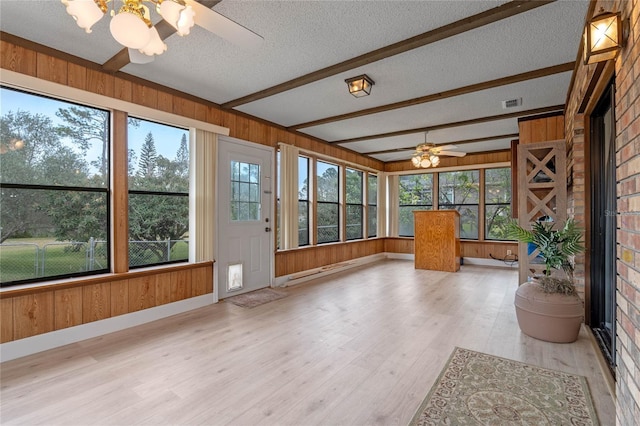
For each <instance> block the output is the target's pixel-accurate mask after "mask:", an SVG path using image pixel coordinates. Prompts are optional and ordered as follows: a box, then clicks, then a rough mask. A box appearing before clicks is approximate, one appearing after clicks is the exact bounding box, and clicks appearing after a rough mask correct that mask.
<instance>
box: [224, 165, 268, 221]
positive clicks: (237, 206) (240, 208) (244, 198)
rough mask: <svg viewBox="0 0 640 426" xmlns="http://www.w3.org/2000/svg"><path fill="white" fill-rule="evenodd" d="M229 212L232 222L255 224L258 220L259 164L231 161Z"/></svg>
mask: <svg viewBox="0 0 640 426" xmlns="http://www.w3.org/2000/svg"><path fill="white" fill-rule="evenodd" d="M229 170H231V176H230V185H231V191H230V193H231V199H230V200H229V201H230V208H231V212H230V215H229V218H230V219H231V221H232V222H256V221H259V220H260V164H253V163H243V162H240V161H231V164H230V167H229Z"/></svg>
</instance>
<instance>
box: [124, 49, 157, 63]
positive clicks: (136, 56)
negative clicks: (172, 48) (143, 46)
mask: <svg viewBox="0 0 640 426" xmlns="http://www.w3.org/2000/svg"><path fill="white" fill-rule="evenodd" d="M128 50H129V61H131V63H132V64H148V63H150V62H153V60H154V57H153V56H148V55H145V54H144V53H140V51H139V50H138V49H131V48H129V49H128Z"/></svg>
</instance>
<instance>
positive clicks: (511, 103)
mask: <svg viewBox="0 0 640 426" xmlns="http://www.w3.org/2000/svg"><path fill="white" fill-rule="evenodd" d="M520 105H522V98H516V99H508V100H506V101H502V108H503V109H507V108H514V107H517V106H520Z"/></svg>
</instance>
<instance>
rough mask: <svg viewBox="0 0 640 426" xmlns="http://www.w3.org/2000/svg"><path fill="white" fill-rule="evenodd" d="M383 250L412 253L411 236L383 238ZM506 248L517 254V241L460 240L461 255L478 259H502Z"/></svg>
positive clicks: (505, 253)
mask: <svg viewBox="0 0 640 426" xmlns="http://www.w3.org/2000/svg"><path fill="white" fill-rule="evenodd" d="M384 247H385V249H384V251H385V252H387V253H404V254H413V238H385V244H384ZM507 250H511V253H512V254H514V255H515V254H517V251H518V243H515V242H514V243H512V242H502V241H464V240H463V241H460V252H461V256H462V257H477V258H480V259H491V256H493V257H495V258H497V259H504V258H505V257H506V256H507Z"/></svg>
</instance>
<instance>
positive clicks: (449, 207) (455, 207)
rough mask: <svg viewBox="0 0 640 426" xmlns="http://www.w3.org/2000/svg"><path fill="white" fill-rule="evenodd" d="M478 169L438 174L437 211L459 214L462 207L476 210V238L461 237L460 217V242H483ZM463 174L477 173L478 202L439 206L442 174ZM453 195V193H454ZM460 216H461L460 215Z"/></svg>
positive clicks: (481, 193)
mask: <svg viewBox="0 0 640 426" xmlns="http://www.w3.org/2000/svg"><path fill="white" fill-rule="evenodd" d="M480 170H481V169H480V168H473V169H467V170H448V171H443V172H438V210H457V211H458V212H459V213H460V209H461V208H464V207H472V206H475V207H476V210H477V214H476V218H477V222H476V229H477V232H478V236H477V237H476V238H469V237H463V236H462V227H463V221H462V217H461V218H460V239H462V240H469V241H483V238H482V237H483V235H482V228H483V227H481V226H480V222H481V221H482V222H483V223H484V218H483V217H481V215H482V213H483V212H481V210H480V204H481V200H482V199H483V196H484V194H483V191H482V188H483V185H481V184H480V179H481V173H480ZM465 172H477V173H478V180H477V183H476V186H477V193H478V200H477V202H475V203H455V202H454V203H450V204H441V203H440V194H441V192H442V189H441V185H442V179H441V178H440V177H441V175H442V174H447V173H465ZM454 194H455V191H454ZM454 201H455V200H454ZM460 216H462V214H461V215H460Z"/></svg>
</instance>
